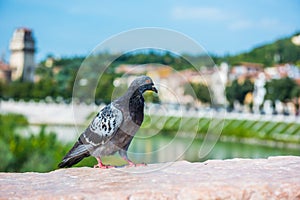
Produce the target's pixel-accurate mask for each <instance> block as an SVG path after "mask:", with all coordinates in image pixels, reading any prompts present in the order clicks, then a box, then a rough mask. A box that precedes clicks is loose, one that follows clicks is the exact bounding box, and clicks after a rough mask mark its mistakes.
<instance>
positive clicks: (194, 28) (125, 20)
mask: <svg viewBox="0 0 300 200" xmlns="http://www.w3.org/2000/svg"><path fill="white" fill-rule="evenodd" d="M299 10H300V2H299V1H297V0H288V1H285V0H278V1H271V0H264V1H234V0H229V1H226V2H224V1H221V0H216V1H212V2H211V1H208V0H206V1H196V0H189V1H185V2H181V1H169V0H166V1H157V0H154V1H145V2H140V1H130V3H129V2H122V1H114V0H113V1H109V2H106V1H70V0H66V1H57V0H53V1H37V0H26V1H24V0H11V1H0V19H1V22H0V33H1V37H0V53H1V54H2V55H3V54H5V58H6V60H8V56H9V48H8V46H9V42H10V40H11V37H12V34H13V32H14V30H15V29H16V28H18V27H28V28H30V29H32V30H33V34H34V37H35V39H36V42H37V44H36V47H37V52H36V61H37V62H39V61H41V60H42V59H44V58H45V57H46V55H48V54H52V55H54V56H58V57H59V56H75V55H87V54H88V53H90V52H91V51H92V50H93V48H95V47H96V46H97V45H98V44H99V43H101V42H103V41H104V40H106V39H107V38H109V37H111V36H113V35H115V34H118V33H120V32H123V31H127V30H130V29H134V28H142V27H160V28H167V29H172V30H175V31H178V32H181V33H183V34H185V35H187V36H189V37H191V38H193V39H194V40H195V41H196V42H197V43H199V44H200V45H202V46H203V47H204V48H205V49H206V50H207V51H208V52H210V53H213V54H217V55H224V54H227V53H230V54H236V53H241V52H245V51H248V50H250V49H251V48H253V47H255V46H258V45H261V44H264V43H269V42H273V41H275V40H276V39H279V38H281V37H285V36H290V35H292V34H293V33H296V32H297V31H300V20H299V19H300V13H299Z"/></svg>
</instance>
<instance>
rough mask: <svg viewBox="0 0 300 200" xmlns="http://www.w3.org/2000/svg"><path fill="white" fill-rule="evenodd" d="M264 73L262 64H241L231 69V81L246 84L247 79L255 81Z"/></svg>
mask: <svg viewBox="0 0 300 200" xmlns="http://www.w3.org/2000/svg"><path fill="white" fill-rule="evenodd" d="M261 72H263V65H262V64H260V63H250V62H241V63H240V64H238V65H235V66H233V67H232V68H231V71H230V75H229V79H230V81H232V80H236V79H237V80H238V81H239V82H244V81H245V79H250V80H252V81H254V80H255V79H256V78H257V77H258V75H259V74H260V73H261Z"/></svg>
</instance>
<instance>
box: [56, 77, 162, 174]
mask: <svg viewBox="0 0 300 200" xmlns="http://www.w3.org/2000/svg"><path fill="white" fill-rule="evenodd" d="M147 90H151V91H154V92H155V93H158V91H157V89H156V88H155V86H154V83H153V81H152V79H151V78H150V77H149V76H144V75H143V76H139V77H137V78H136V79H135V80H134V81H133V82H132V83H131V85H130V86H129V88H128V90H127V91H126V93H125V94H124V95H123V96H121V97H119V98H118V99H116V100H114V101H112V102H111V103H110V104H108V105H107V106H105V107H104V108H103V109H101V110H100V111H99V113H98V114H97V115H96V116H95V117H94V118H93V120H92V121H91V123H90V124H89V126H88V127H87V128H86V129H85V131H83V133H82V134H81V135H80V136H79V138H78V140H77V142H76V143H75V144H74V146H73V147H72V148H71V150H70V151H69V152H68V153H67V154H66V156H65V157H64V158H63V159H62V161H61V162H60V163H59V164H58V167H60V168H63V167H71V166H73V165H75V164H76V163H78V162H80V161H81V160H82V159H83V158H85V157H88V156H93V157H95V158H96V159H97V161H98V164H96V165H95V166H94V168H110V167H114V166H111V165H104V164H103V163H102V161H101V158H102V157H103V156H108V155H112V154H115V153H116V152H118V153H119V154H120V156H121V157H122V158H123V159H124V160H125V161H127V162H128V165H129V166H137V164H135V163H133V162H132V161H131V160H130V159H129V158H128V156H127V150H128V147H129V145H130V143H131V141H132V139H133V137H134V135H135V134H136V132H137V131H138V129H139V128H140V126H141V124H142V123H143V119H144V97H143V93H144V92H145V91H147Z"/></svg>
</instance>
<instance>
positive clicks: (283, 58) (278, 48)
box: [216, 37, 300, 67]
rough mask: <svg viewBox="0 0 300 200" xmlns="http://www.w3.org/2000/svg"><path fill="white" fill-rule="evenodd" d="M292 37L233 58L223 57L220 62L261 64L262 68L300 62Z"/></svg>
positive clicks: (299, 53)
mask: <svg viewBox="0 0 300 200" xmlns="http://www.w3.org/2000/svg"><path fill="white" fill-rule="evenodd" d="M291 38H292V37H287V38H283V39H280V40H277V41H275V42H273V43H270V44H266V45H262V46H259V47H256V48H254V49H253V50H251V51H249V52H247V53H242V54H238V55H235V56H225V57H224V58H221V59H216V61H217V62H218V63H219V62H220V61H226V62H228V63H229V64H231V65H235V64H238V63H241V62H254V63H262V64H264V66H266V67H267V66H272V65H274V64H278V63H298V62H299V61H300V46H296V45H295V44H293V43H292V41H291Z"/></svg>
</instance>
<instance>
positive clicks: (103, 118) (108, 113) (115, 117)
mask: <svg viewBox="0 0 300 200" xmlns="http://www.w3.org/2000/svg"><path fill="white" fill-rule="evenodd" d="M122 121H123V114H122V112H121V111H120V110H119V109H117V108H116V107H115V106H113V105H112V104H109V105H107V106H105V107H104V108H103V109H102V110H101V111H100V112H99V113H98V114H97V116H96V117H95V118H94V119H93V121H92V122H91V124H90V125H89V127H88V128H87V129H86V130H85V132H83V133H82V135H81V136H80V140H81V141H82V143H83V144H91V145H92V146H94V147H95V146H99V145H101V144H104V143H106V142H107V141H108V140H109V139H110V138H111V137H112V136H113V135H114V133H116V132H117V130H118V128H119V127H120V126H121V123H122Z"/></svg>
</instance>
